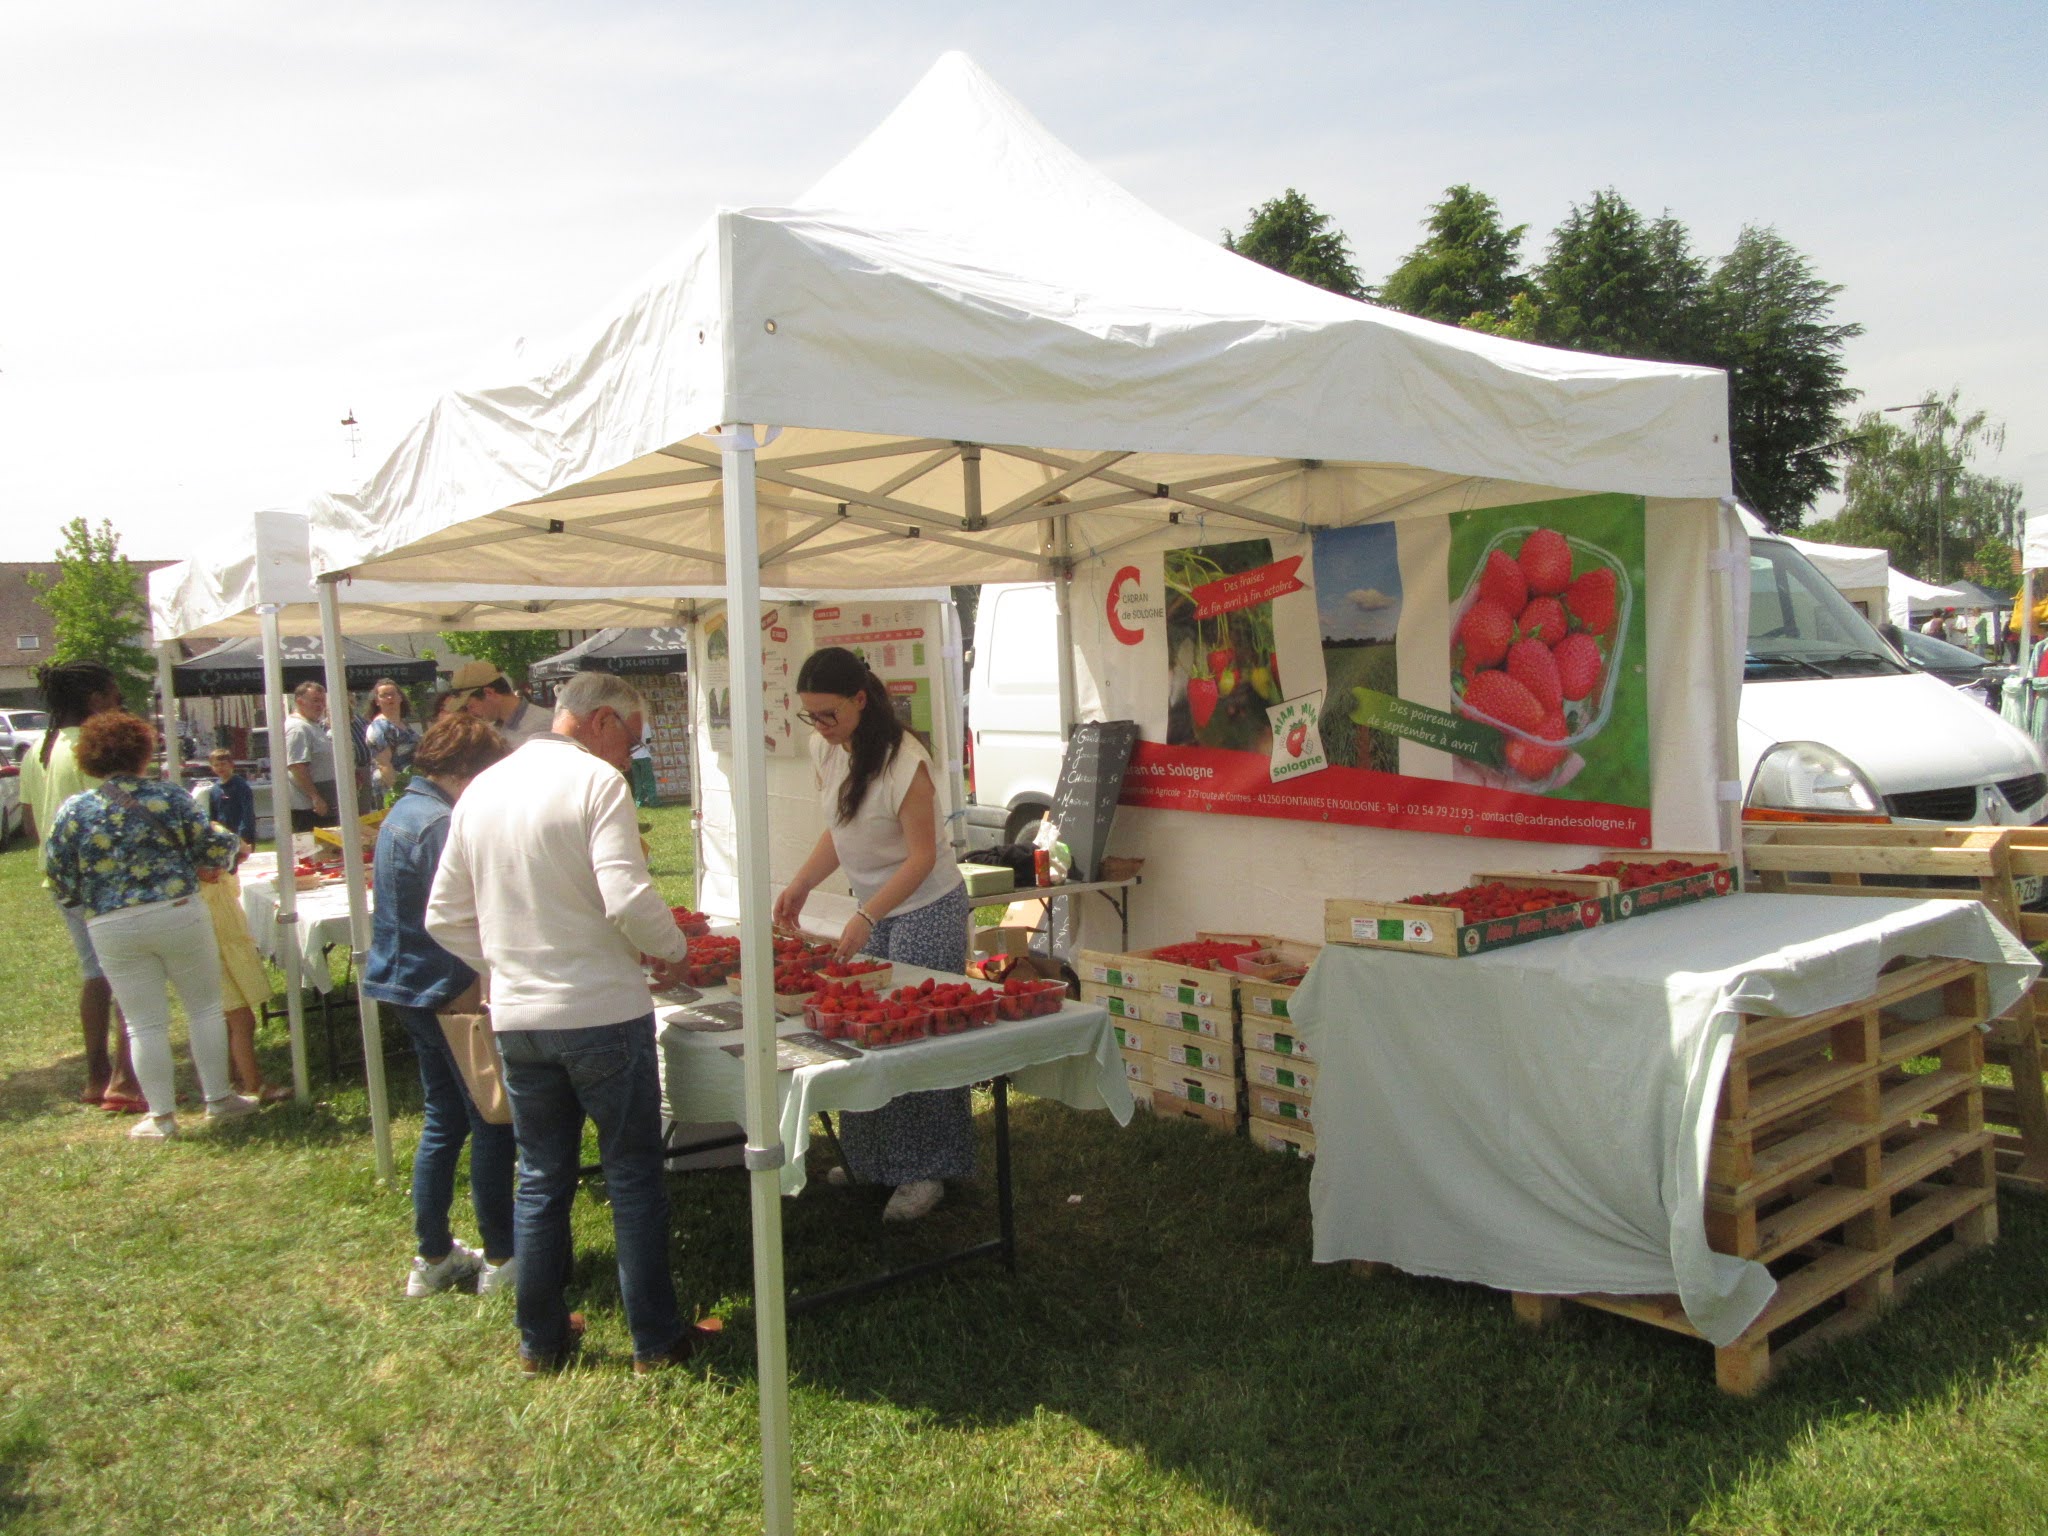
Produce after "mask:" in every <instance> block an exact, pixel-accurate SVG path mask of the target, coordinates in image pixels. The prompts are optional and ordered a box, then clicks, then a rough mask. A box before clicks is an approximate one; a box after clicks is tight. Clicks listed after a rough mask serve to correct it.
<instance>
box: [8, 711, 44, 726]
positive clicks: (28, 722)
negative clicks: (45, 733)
mask: <svg viewBox="0 0 2048 1536" xmlns="http://www.w3.org/2000/svg"><path fill="white" fill-rule="evenodd" d="M49 723H50V717H49V716H48V715H46V714H44V713H43V712H42V711H41V710H40V709H12V710H9V711H8V712H7V728H8V729H9V730H11V731H40V730H42V729H43V728H44V727H46V726H47V725H49Z"/></svg>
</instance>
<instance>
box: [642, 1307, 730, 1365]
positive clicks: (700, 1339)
mask: <svg viewBox="0 0 2048 1536" xmlns="http://www.w3.org/2000/svg"><path fill="white" fill-rule="evenodd" d="M724 1331H725V1319H724V1318H722V1317H707V1318H705V1319H704V1320H703V1321H702V1322H698V1323H692V1324H690V1326H689V1327H687V1328H685V1329H684V1330H683V1336H682V1337H681V1338H679V1339H677V1340H676V1341H675V1343H673V1344H671V1345H669V1347H668V1348H667V1349H665V1350H663V1351H662V1352H661V1353H660V1354H658V1355H655V1356H653V1357H652V1358H651V1359H647V1360H635V1361H634V1362H633V1374H634V1375H635V1376H652V1375H653V1374H654V1373H655V1372H656V1371H665V1370H667V1369H668V1368H669V1367H670V1366H672V1365H682V1364H684V1363H685V1362H687V1361H688V1360H689V1359H690V1357H691V1356H693V1355H696V1354H699V1353H701V1352H702V1351H704V1350H706V1349H709V1348H710V1347H711V1346H712V1345H713V1344H716V1343H717V1342H718V1337H719V1335H720V1334H722V1333H723V1332H724Z"/></svg>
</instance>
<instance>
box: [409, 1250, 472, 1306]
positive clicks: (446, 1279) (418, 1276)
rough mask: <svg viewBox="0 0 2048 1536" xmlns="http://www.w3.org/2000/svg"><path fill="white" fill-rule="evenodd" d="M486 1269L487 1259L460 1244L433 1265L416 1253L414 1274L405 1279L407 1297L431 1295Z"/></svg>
mask: <svg viewBox="0 0 2048 1536" xmlns="http://www.w3.org/2000/svg"><path fill="white" fill-rule="evenodd" d="M483 1267H484V1256H483V1255H482V1254H480V1253H478V1252H477V1251H476V1250H475V1249H474V1248H465V1247H464V1246H463V1245H462V1244H461V1243H459V1242H458V1243H457V1244H456V1245H455V1246H454V1247H453V1248H450V1249H449V1250H448V1252H447V1253H446V1254H444V1255H443V1256H442V1257H441V1258H439V1259H436V1260H435V1261H434V1262H433V1263H431V1264H430V1263H428V1262H427V1261H426V1260H425V1259H423V1258H421V1257H419V1255H417V1254H415V1255H414V1256H413V1261H412V1272H411V1273H410V1274H408V1275H407V1276H406V1277H405V1294H406V1295H408V1296H414V1297H418V1296H431V1295H433V1294H434V1293H435V1292H436V1291H445V1290H447V1289H448V1287H449V1286H451V1285H454V1284H455V1283H456V1282H458V1281H461V1280H467V1279H468V1278H469V1277H470V1276H471V1275H474V1274H477V1273H479V1272H480V1271H481V1270H482V1269H483Z"/></svg>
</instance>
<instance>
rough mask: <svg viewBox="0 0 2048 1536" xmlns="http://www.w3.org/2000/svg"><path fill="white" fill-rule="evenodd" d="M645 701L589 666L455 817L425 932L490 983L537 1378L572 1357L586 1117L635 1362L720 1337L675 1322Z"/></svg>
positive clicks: (678, 964) (666, 951)
mask: <svg viewBox="0 0 2048 1536" xmlns="http://www.w3.org/2000/svg"><path fill="white" fill-rule="evenodd" d="M645 715H646V710H645V707H644V706H643V704H642V702H641V699H640V695H639V692H638V691H637V690H636V689H635V688H634V687H633V686H632V684H630V683H628V682H626V681H625V680H624V679H622V678H618V677H614V676H612V675H610V674H608V673H602V672H583V673H579V674H577V676H576V677H574V678H573V679H571V680H570V682H569V683H568V684H567V685H566V686H565V687H564V688H563V689H562V692H561V694H560V696H559V698H558V699H557V701H556V705H555V714H554V721H553V726H554V729H553V730H552V731H550V732H547V733H545V734H543V735H540V736H536V737H534V738H533V739H531V740H530V741H528V742H527V743H526V744H525V745H524V746H522V747H520V748H519V749H518V750H517V751H516V752H514V753H513V754H512V755H511V756H510V757H508V758H506V759H505V760H504V761H503V762H501V763H498V764H496V765H495V766H493V767H491V768H488V769H486V770H485V771H484V772H483V773H481V774H479V775H477V777H476V778H475V779H473V780H471V781H470V784H469V787H468V788H467V789H466V790H465V791H464V792H463V794H462V797H461V798H460V799H459V800H458V801H457V802H456V805H455V810H454V813H453V815H452V816H451V817H450V820H449V829H448V843H447V847H446V849H445V850H444V851H443V853H442V855H441V867H440V870H439V872H438V873H437V874H436V875H435V877H434V889H433V894H432V895H431V896H430V897H429V898H428V902H427V932H428V933H429V934H431V935H432V936H433V938H434V941H435V942H436V943H438V944H439V945H440V946H441V947H442V948H443V949H446V950H447V951H448V952H449V953H450V954H452V955H455V956H456V957H457V958H459V959H461V960H464V961H466V962H467V963H468V964H470V965H471V966H473V967H475V968H476V969H477V970H479V971H483V972H487V973H488V975H489V977H490V1008H491V1024H492V1027H493V1029H494V1030H495V1031H496V1033H497V1038H498V1048H499V1051H500V1053H501V1054H502V1055H503V1056H504V1058H505V1090H506V1096H507V1097H508V1098H509V1099H510V1100H511V1102H512V1131H513V1136H514V1138H515V1139H516V1140H517V1142H518V1145H519V1193H518V1196H517V1199H516V1201H515V1203H514V1208H513V1229H514V1236H515V1240H516V1246H517V1248H518V1252H519V1280H518V1293H517V1294H518V1318H519V1357H520V1361H521V1363H522V1365H523V1366H524V1368H525V1369H526V1370H527V1371H528V1372H529V1373H531V1372H536V1371H542V1370H548V1369H552V1368H553V1367H555V1366H557V1365H560V1364H561V1363H562V1362H563V1361H564V1360H566V1359H567V1358H568V1357H569V1355H570V1354H571V1353H572V1352H573V1351H574V1350H575V1348H576V1343H577V1340H578V1339H579V1338H581V1336H582V1332H583V1318H582V1316H581V1315H580V1314H578V1313H572V1312H570V1311H569V1309H568V1305H567V1302H566V1301H565V1299H564V1295H563V1290H564V1286H565V1284H566V1282H567V1280H568V1276H569V1271H570V1262H571V1258H572V1248H573V1245H572V1240H571V1237H570V1231H569V1210H570V1207H571V1205H572V1204H573V1203H574V1201H575V1198H576V1184H577V1179H578V1173H579V1168H580V1166H581V1163H582V1150H583V1122H584V1119H585V1117H586V1116H587V1117H588V1118H589V1119H590V1120H591V1121H592V1122H594V1123H595V1124H596V1126H597V1133H598V1155H599V1158H600V1161H601V1162H602V1164H603V1167H604V1177H605V1184H606V1187H607V1190H608V1191H609V1194H610V1197H611V1206H612V1233H613V1236H614V1239H615V1241H616V1244H617V1248H618V1255H619V1290H620V1293H621V1295H622V1297H623V1298H624V1301H625V1305H626V1322H627V1325H628V1327H629V1328H630V1329H631V1331H632V1334H633V1368H634V1369H635V1370H636V1371H648V1370H653V1369H656V1368H658V1367H660V1366H663V1365H668V1364H673V1363H675V1362H678V1361H680V1360H683V1359H685V1358H687V1357H688V1356H689V1355H690V1354H691V1353H692V1352H693V1351H694V1350H696V1349H697V1348H699V1347H700V1346H701V1345H702V1344H703V1343H704V1341H705V1340H706V1338H708V1337H709V1336H710V1335H711V1334H712V1333H713V1332H714V1331H715V1330H713V1329H709V1328H706V1327H704V1326H701V1325H698V1326H691V1327H685V1326H684V1325H683V1323H682V1321H681V1319H680V1316H679V1314H678V1312H677V1309H676V1293H675V1282H674V1279H673V1278H672V1277H671V1275H670V1273H669V1267H668V1209H669V1208H668V1189H667V1186H666V1185H665V1184H664V1182H663V1170H662V1152H663V1148H662V1144H661V1105H660V1097H661V1090H660V1085H659V1080H658V1078H657V1075H656V1067H655V1054H654V1053H655V1044H654V1014H653V1010H652V1007H651V999H650V998H649V996H648V990H647V980H646V978H645V976H644V975H643V974H642V972H641V969H640V957H641V955H642V954H647V955H651V956H653V957H655V961H656V964H655V979H656V981H657V982H658V983H661V984H667V983H669V982H672V981H676V980H680V979H681V975H682V970H683V962H684V959H685V957H686V955H687V952H688V949H689V941H688V940H687V939H686V938H685V937H684V936H683V934H682V932H681V930H680V929H678V928H677V926H676V923H675V919H674V918H673V917H672V916H671V915H670V913H669V909H668V905H667V903H666V902H664V901H663V900H662V898H661V895H660V893H659V892H658V891H656V890H655V888H654V882H653V880H652V879H651V878H650V877H649V875H648V872H647V860H646V857H645V856H644V855H643V854H642V852H641V850H640V831H639V826H638V823H637V822H636V820H635V818H634V811H633V800H632V796H631V794H630V793H629V791H628V789H627V785H626V780H625V777H624V774H625V770H626V764H627V761H628V754H629V753H630V752H631V751H632V747H633V743H634V742H636V741H638V740H639V739H640V731H641V727H642V724H643V722H644V720H645Z"/></svg>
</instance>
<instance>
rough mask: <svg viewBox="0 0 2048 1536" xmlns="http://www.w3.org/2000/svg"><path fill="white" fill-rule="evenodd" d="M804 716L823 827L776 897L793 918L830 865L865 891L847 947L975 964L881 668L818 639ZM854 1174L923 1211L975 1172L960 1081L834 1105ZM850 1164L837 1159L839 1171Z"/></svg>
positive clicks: (945, 856) (909, 1212)
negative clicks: (879, 1101) (869, 1106)
mask: <svg viewBox="0 0 2048 1536" xmlns="http://www.w3.org/2000/svg"><path fill="white" fill-rule="evenodd" d="M796 691H797V695H798V697H799V698H800V699H801V700H802V701H803V709H802V711H801V712H800V713H799V715H798V717H797V718H798V719H800V720H802V721H803V722H804V723H805V724H807V725H809V726H811V727H812V729H814V730H815V731H816V732H817V735H816V736H815V737H814V738H813V740H812V742H811V760H812V762H813V763H814V764H815V765H816V767H817V770H818V792H819V795H820V797H821V798H822V800H823V802H824V807H825V819H826V830H825V832H824V834H823V835H822V836H820V837H819V839H818V845H817V846H816V847H815V848H813V849H812V850H811V855H810V857H809V858H807V859H805V860H804V864H803V868H801V869H799V870H798V871H797V872H796V876H795V878H794V879H792V880H791V881H790V882H789V885H788V886H787V887H786V888H785V889H784V890H783V892H782V894H781V895H780V896H778V897H777V898H776V900H775V921H776V922H777V923H778V924H780V925H781V926H783V927H786V928H794V927H796V926H797V921H798V919H799V918H800V917H801V916H802V914H803V906H804V900H805V898H806V897H808V896H809V895H810V894H811V892H812V891H814V890H816V889H817V887H818V885H819V884H820V882H822V881H823V880H824V879H825V878H826V877H827V876H829V875H830V874H831V873H832V872H833V871H834V870H835V869H836V870H843V871H844V872H845V874H846V878H847V881H848V883H850V884H851V885H852V886H853V894H854V899H855V900H856V901H857V902H858V903H859V905H858V906H856V907H855V908H854V914H853V916H852V917H851V918H850V919H848V920H847V924H846V928H845V930H844V931H843V932H842V933H841V935H840V938H839V953H840V955H841V956H842V957H844V956H849V955H853V954H861V953H864V954H870V955H874V956H876V957H877V958H879V959H885V960H901V961H902V962H903V963H904V964H906V965H921V966H925V967H927V968H929V969H931V970H935V971H964V970H965V969H966V966H967V887H966V884H965V883H964V882H963V881H962V879H961V876H960V867H959V866H958V865H957V864H955V863H954V862H953V849H952V845H951V844H950V843H949V842H948V841H947V839H946V835H945V825H944V823H943V822H942V821H941V820H940V817H939V809H938V801H939V796H938V782H937V780H936V779H935V778H934V777H933V773H932V762H931V756H930V754H929V753H927V752H926V751H925V749H924V747H923V745H922V744H921V743H919V741H918V740H917V738H916V737H915V736H913V735H911V734H910V732H909V731H907V730H905V729H904V727H903V723H902V722H901V721H900V720H898V719H897V718H896V712H895V710H894V709H893V708H892V707H891V706H890V703H889V694H888V691H887V689H886V688H884V686H883V684H882V680H881V679H880V678H878V677H876V676H875V674H874V673H872V672H870V671H869V670H868V668H867V664H866V663H865V662H863V661H862V660H861V659H860V658H859V657H858V656H856V655H854V654H853V652H851V651H848V650H844V649H841V648H840V647H838V646H827V647H826V648H825V649H823V650H820V651H814V652H813V653H812V654H811V656H810V657H809V658H808V659H807V660H806V661H805V662H804V664H803V667H802V668H801V669H800V670H799V671H798V673H797V679H796ZM839 1143H840V1147H841V1149H842V1150H843V1151H844V1152H845V1154H846V1163H847V1169H849V1170H851V1174H852V1178H853V1179H854V1180H857V1181H858V1182H861V1183H864V1184H889V1185H893V1186H895V1193H894V1194H893V1195H891V1196H890V1198H889V1204H888V1205H887V1206H886V1207H885V1208H884V1209H883V1211H882V1219H883V1220H885V1221H915V1220H916V1219H917V1218H918V1217H920V1216H922V1215H924V1214H925V1213H926V1212H928V1211H929V1210H931V1208H932V1207H933V1206H935V1205H937V1204H938V1203H939V1198H940V1196H941V1195H942V1194H944V1192H945V1186H944V1184H943V1183H942V1182H941V1181H942V1180H944V1179H964V1178H968V1177H970V1176H971V1175H972V1174H973V1172H974V1114H973V1110H972V1107H971V1105H970V1102H969V1099H968V1093H967V1090H966V1089H965V1088H947V1089H939V1090H936V1091H934V1092H929V1093H907V1094H904V1095H903V1096H901V1097H900V1098H896V1099H892V1100H891V1101H890V1102H889V1103H887V1104H885V1105H883V1106H882V1108H880V1109H878V1110H873V1111H870V1112H866V1113H858V1112H851V1111H849V1112H847V1113H844V1114H842V1115H841V1116H840V1124H839ZM841 1174H842V1170H840V1169H837V1168H835V1169H833V1170H832V1176H833V1182H835V1183H837V1182H843V1180H842V1179H841V1178H840V1177H838V1176H839V1175H841Z"/></svg>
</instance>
